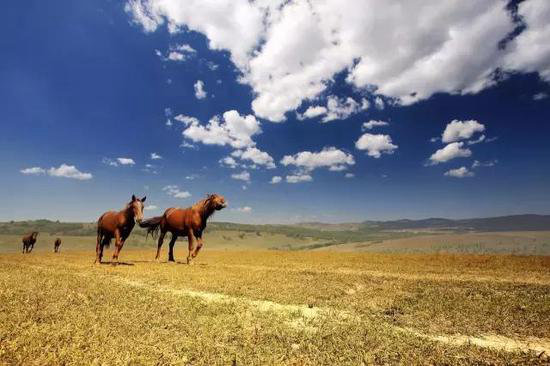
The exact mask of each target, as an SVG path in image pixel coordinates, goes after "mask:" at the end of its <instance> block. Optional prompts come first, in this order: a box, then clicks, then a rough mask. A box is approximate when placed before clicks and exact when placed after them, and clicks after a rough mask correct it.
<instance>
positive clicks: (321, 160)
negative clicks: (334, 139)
mask: <svg viewBox="0 0 550 366" xmlns="http://www.w3.org/2000/svg"><path fill="white" fill-rule="evenodd" d="M281 164H283V165H284V166H288V165H295V166H296V167H298V168H302V169H305V170H306V171H311V170H313V169H317V168H328V169H330V170H332V171H338V170H344V169H346V168H347V167H348V166H351V165H354V164H355V159H354V158H353V155H351V154H348V153H346V152H344V151H342V150H339V149H337V148H335V147H325V148H324V149H323V150H321V151H319V152H310V151H302V152H299V153H297V154H294V155H286V156H284V157H283V159H282V160H281ZM287 178H288V177H287ZM287 180H288V179H287Z"/></svg>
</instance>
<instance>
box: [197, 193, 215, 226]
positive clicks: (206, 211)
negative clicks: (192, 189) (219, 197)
mask: <svg viewBox="0 0 550 366" xmlns="http://www.w3.org/2000/svg"><path fill="white" fill-rule="evenodd" d="M214 197H216V194H207V195H206V198H203V199H202V200H200V201H198V202H196V203H195V204H194V205H193V206H191V209H193V210H197V211H199V212H200V214H201V217H202V218H203V220H206V219H208V218H209V217H210V216H212V215H213V214H214V212H215V211H216V210H215V209H214V207H212V199H213V198H214Z"/></svg>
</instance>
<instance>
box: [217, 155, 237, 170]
mask: <svg viewBox="0 0 550 366" xmlns="http://www.w3.org/2000/svg"><path fill="white" fill-rule="evenodd" d="M219 163H220V164H222V165H226V166H228V167H230V168H231V169H235V168H236V167H237V166H238V164H237V161H236V160H235V159H233V158H232V157H231V156H226V157H225V158H222V159H220V161H219Z"/></svg>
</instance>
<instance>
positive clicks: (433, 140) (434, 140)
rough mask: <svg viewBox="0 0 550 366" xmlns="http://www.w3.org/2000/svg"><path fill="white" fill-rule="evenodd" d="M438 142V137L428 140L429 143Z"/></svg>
mask: <svg viewBox="0 0 550 366" xmlns="http://www.w3.org/2000/svg"><path fill="white" fill-rule="evenodd" d="M439 140H441V138H440V137H432V138H431V139H430V142H438V141H439Z"/></svg>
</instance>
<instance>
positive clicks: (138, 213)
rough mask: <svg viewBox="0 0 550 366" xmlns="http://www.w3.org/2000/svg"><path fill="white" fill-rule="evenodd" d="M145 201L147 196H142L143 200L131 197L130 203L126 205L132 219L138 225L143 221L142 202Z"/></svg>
mask: <svg viewBox="0 0 550 366" xmlns="http://www.w3.org/2000/svg"><path fill="white" fill-rule="evenodd" d="M146 199H147V196H144V197H143V198H141V199H140V198H137V197H136V196H135V195H132V200H131V201H130V203H128V206H127V207H128V209H129V210H131V212H132V213H133V215H134V218H135V219H136V221H137V222H138V223H140V222H141V221H142V220H143V202H145V200H146Z"/></svg>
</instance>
